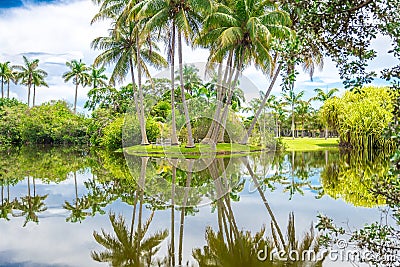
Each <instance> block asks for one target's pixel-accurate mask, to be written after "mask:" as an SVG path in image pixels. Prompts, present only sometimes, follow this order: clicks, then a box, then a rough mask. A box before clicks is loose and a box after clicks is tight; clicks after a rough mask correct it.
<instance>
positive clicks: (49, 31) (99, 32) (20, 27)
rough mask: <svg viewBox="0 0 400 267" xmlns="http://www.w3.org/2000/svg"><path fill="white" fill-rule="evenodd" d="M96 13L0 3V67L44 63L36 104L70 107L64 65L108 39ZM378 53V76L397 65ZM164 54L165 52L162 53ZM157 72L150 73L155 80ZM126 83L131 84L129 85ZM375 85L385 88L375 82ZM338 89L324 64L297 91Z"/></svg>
mask: <svg viewBox="0 0 400 267" xmlns="http://www.w3.org/2000/svg"><path fill="white" fill-rule="evenodd" d="M97 11H98V7H96V6H94V4H93V3H92V1H91V0H69V1H66V0H22V1H21V0H12V1H8V0H7V1H5V0H0V13H1V16H0V36H1V38H0V62H4V61H10V62H11V63H12V64H22V55H26V56H27V57H29V58H31V59H33V58H38V59H39V60H40V64H39V65H40V68H42V69H44V70H46V71H47V72H48V73H49V76H48V79H47V82H48V84H49V88H39V89H38V90H37V103H42V102H46V101H49V100H52V99H64V100H66V101H68V102H69V103H72V102H73V99H74V86H73V85H72V84H70V83H64V81H63V80H62V78H61V76H62V74H63V73H64V72H66V71H67V68H66V66H65V62H66V61H69V60H72V59H82V60H83V61H84V62H86V63H87V64H88V65H90V64H91V63H92V62H93V60H94V58H95V57H96V55H97V54H98V53H99V51H93V50H92V49H91V48H90V43H91V41H92V40H93V39H94V38H96V37H98V36H105V35H107V34H108V33H107V29H108V28H109V23H108V22H100V23H96V24H94V25H90V20H91V18H92V17H93V16H94V14H96V12H97ZM372 47H374V48H375V49H376V50H377V51H378V58H377V59H376V60H374V61H373V62H372V63H371V64H370V67H369V69H372V70H376V71H377V72H379V71H380V70H382V69H383V68H385V67H388V66H391V65H394V64H396V63H397V61H396V60H395V59H393V58H392V56H391V55H389V54H388V53H387V51H388V50H389V49H390V42H389V40H387V39H385V38H382V37H380V38H378V39H377V40H375V41H374V42H373V43H372ZM162 51H164V49H162ZM183 55H184V62H185V63H196V62H197V63H198V62H203V63H204V62H205V61H206V60H207V57H208V51H206V50H202V49H196V50H192V49H191V48H189V47H185V48H184V53H183ZM157 73H158V71H156V70H152V74H153V75H156V74H157ZM243 76H244V77H245V78H246V79H244V80H247V82H244V81H243V82H242V83H241V84H247V87H246V88H245V96H246V100H250V99H251V98H254V97H258V96H259V90H266V89H267V88H268V86H269V80H268V78H267V77H265V75H263V74H262V73H261V72H259V71H257V70H256V69H255V68H254V67H249V68H247V69H246V70H245V71H244V73H243ZM126 83H127V82H126ZM280 83H281V82H280V81H279V80H278V81H277V83H276V86H275V87H274V89H273V93H274V94H277V95H278V94H279V93H280V87H279V84H280ZM374 84H378V85H381V84H384V83H383V81H381V80H376V81H375V82H374ZM318 87H319V88H324V89H327V88H332V87H337V88H339V89H341V92H343V91H344V90H343V86H342V83H341V81H340V78H339V75H338V71H337V70H336V68H335V64H334V63H333V62H332V61H331V60H329V59H328V58H326V59H325V66H324V69H323V71H317V72H316V73H315V75H314V79H313V81H311V80H310V77H309V75H308V74H306V73H303V72H301V71H300V75H299V76H298V77H297V82H296V84H295V88H296V90H297V91H300V90H305V91H306V94H305V98H309V97H311V96H312V95H313V89H315V88H318ZM88 90H89V88H80V89H79V92H78V110H79V111H80V112H84V110H83V108H82V107H83V104H84V102H85V101H86V95H87V92H88ZM11 91H12V94H11V95H12V96H13V97H16V98H18V99H20V100H22V101H26V98H27V96H26V95H27V93H26V88H24V87H22V86H15V85H12V86H11Z"/></svg>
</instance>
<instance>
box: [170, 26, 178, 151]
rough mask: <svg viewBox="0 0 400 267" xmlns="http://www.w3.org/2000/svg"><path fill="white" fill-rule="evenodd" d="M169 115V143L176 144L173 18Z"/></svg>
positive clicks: (173, 27)
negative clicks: (170, 119) (170, 129)
mask: <svg viewBox="0 0 400 267" xmlns="http://www.w3.org/2000/svg"><path fill="white" fill-rule="evenodd" d="M170 53H171V54H170V58H171V116H172V133H171V145H174V146H176V145H178V144H179V143H178V137H177V135H176V118H175V20H172V33H171V50H170Z"/></svg>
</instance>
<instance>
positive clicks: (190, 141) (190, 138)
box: [178, 32, 195, 148]
mask: <svg viewBox="0 0 400 267" xmlns="http://www.w3.org/2000/svg"><path fill="white" fill-rule="evenodd" d="M178 59H179V76H180V77H179V78H180V84H181V95H182V105H183V111H184V113H185V120H186V128H187V132H188V142H187V144H186V147H187V148H191V147H195V145H194V141H193V134H192V124H191V123H190V116H189V110H188V106H187V103H186V98H185V87H184V83H183V62H182V61H183V59H182V34H181V32H178Z"/></svg>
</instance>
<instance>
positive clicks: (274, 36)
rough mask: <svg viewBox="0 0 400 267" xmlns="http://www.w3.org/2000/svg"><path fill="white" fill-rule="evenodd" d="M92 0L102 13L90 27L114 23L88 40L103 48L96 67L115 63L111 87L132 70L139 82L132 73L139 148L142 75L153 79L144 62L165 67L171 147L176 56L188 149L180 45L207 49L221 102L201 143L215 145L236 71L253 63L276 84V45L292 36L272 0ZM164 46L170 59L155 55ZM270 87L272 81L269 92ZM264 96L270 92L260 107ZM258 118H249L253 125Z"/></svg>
mask: <svg viewBox="0 0 400 267" xmlns="http://www.w3.org/2000/svg"><path fill="white" fill-rule="evenodd" d="M93 1H94V2H95V3H96V4H98V5H99V6H100V9H99V12H98V13H97V14H96V15H95V17H94V18H93V20H92V23H93V22H95V21H98V20H106V19H107V20H111V21H112V23H111V25H112V29H111V30H110V33H109V36H106V37H99V38H96V39H95V40H94V41H93V42H92V47H93V48H94V49H99V50H102V53H101V54H100V55H99V56H98V57H97V58H96V60H95V63H94V64H95V65H96V66H98V65H101V66H103V65H113V66H114V69H113V73H112V76H111V78H110V83H114V82H116V81H122V80H123V79H124V78H125V76H126V75H127V74H128V73H130V75H131V79H132V83H133V84H136V83H135V80H136V78H135V73H134V70H135V69H136V76H137V87H138V88H137V90H136V94H135V96H134V102H135V106H136V110H137V114H138V117H139V121H140V126H141V133H142V142H141V143H142V145H145V144H148V141H147V136H146V131H145V125H146V118H145V116H144V106H143V88H142V82H141V80H142V76H143V75H146V76H147V77H148V78H150V76H149V73H148V70H147V65H146V64H151V65H152V66H155V67H164V66H166V65H167V64H168V65H169V67H170V71H171V78H170V80H171V86H170V87H171V88H170V90H171V100H170V101H171V107H172V108H171V109H172V110H171V116H172V125H171V141H172V144H173V145H176V144H178V139H177V133H176V122H175V120H176V118H175V112H176V110H175V109H176V108H175V105H176V100H175V93H174V92H175V89H176V85H175V78H176V76H175V62H176V52H177V54H178V55H177V56H178V60H177V61H178V62H177V63H178V76H177V78H178V80H179V83H178V84H179V86H178V87H179V89H180V92H181V97H180V98H181V101H182V106H183V113H184V116H185V126H186V130H187V144H186V146H187V147H193V146H194V140H193V134H192V125H191V118H190V115H189V110H188V105H187V102H186V96H185V88H187V83H185V81H184V71H185V68H184V64H183V52H182V47H183V42H184V41H185V42H186V43H187V44H188V45H190V46H192V47H198V46H200V47H203V48H206V49H208V50H209V51H210V55H209V58H208V67H209V69H210V71H213V72H214V73H215V74H216V76H217V81H216V92H217V94H216V95H217V100H219V101H218V105H217V106H216V108H215V113H214V120H213V123H212V124H211V126H210V128H209V131H208V134H207V136H206V138H205V139H204V141H205V142H212V143H217V142H218V137H219V136H220V135H221V131H224V127H225V123H226V120H227V114H228V109H229V107H230V104H231V102H232V97H233V93H234V89H235V87H236V85H237V83H238V80H239V76H240V73H241V72H242V71H243V70H244V69H245V68H246V67H247V66H249V65H250V64H255V65H256V66H257V67H259V68H260V69H261V70H263V71H264V72H265V73H267V74H272V78H273V79H272V80H273V82H272V83H274V82H275V80H276V78H277V76H278V74H279V72H280V69H281V67H280V64H278V62H279V60H280V55H279V53H278V52H276V51H274V49H273V43H274V42H275V41H277V40H282V39H287V38H292V34H291V33H292V30H291V29H290V27H289V26H290V25H291V22H290V18H289V15H288V13H286V12H285V11H283V10H282V9H281V8H280V7H279V6H277V5H276V4H274V3H272V2H270V1H259V0H257V1H249V0H239V1H235V2H233V1H212V0H209V1H195V0H185V1H171V0H156V1H154V0H143V1H127V0H93ZM162 41H163V42H164V43H165V46H166V47H167V59H168V60H167V61H166V60H165V59H163V57H162V56H161V55H160V54H159V53H158V51H159V50H158V47H157V43H159V42H162ZM176 50H177V51H176ZM272 86H273V84H272V85H271V88H270V89H272ZM269 91H270V90H269ZM268 95H269V92H268V93H267V94H266V96H265V99H264V103H265V101H266V99H267V98H268ZM261 109H262V108H261ZM261 109H260V110H261ZM257 116H258V115H256V116H255V118H254V122H253V124H252V125H253V127H254V125H255V123H256V121H257ZM253 127H250V129H249V131H248V134H247V135H246V136H245V137H244V139H243V141H242V142H243V143H247V141H248V136H249V135H250V134H251V131H252V128H253Z"/></svg>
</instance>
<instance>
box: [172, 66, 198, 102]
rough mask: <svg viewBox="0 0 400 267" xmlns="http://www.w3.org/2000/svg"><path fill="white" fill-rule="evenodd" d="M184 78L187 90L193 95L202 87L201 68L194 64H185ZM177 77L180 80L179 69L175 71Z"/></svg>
mask: <svg viewBox="0 0 400 267" xmlns="http://www.w3.org/2000/svg"><path fill="white" fill-rule="evenodd" d="M182 72H183V80H184V82H185V86H184V87H185V90H186V91H187V92H188V93H189V94H190V95H191V96H192V95H193V91H197V90H198V89H199V88H201V87H202V81H201V79H200V77H199V74H198V73H199V69H198V68H196V66H194V65H188V64H185V65H184V66H183V71H182ZM175 74H176V77H175V79H177V80H180V79H181V78H180V76H179V71H176V72H175Z"/></svg>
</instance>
